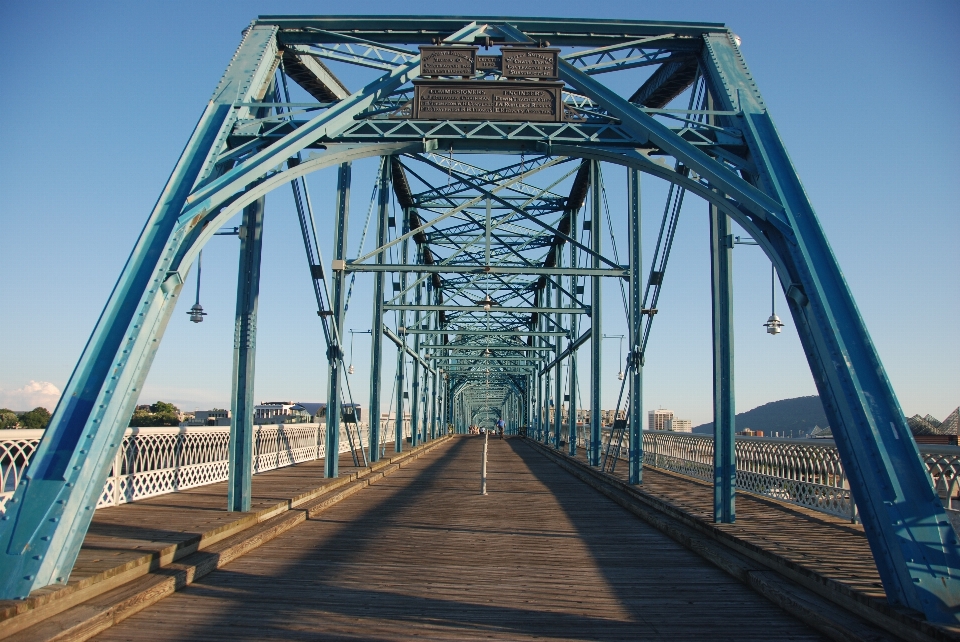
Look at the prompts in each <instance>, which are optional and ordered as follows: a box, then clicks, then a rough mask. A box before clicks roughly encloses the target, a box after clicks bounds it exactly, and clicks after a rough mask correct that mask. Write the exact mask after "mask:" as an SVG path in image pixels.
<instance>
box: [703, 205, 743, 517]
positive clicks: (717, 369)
mask: <svg viewBox="0 0 960 642" xmlns="http://www.w3.org/2000/svg"><path fill="white" fill-rule="evenodd" d="M732 273H733V234H732V232H731V223H730V217H728V216H727V215H726V214H724V213H723V212H721V211H720V210H718V209H717V208H716V207H715V206H714V205H710V277H711V278H710V283H711V290H712V302H713V435H714V437H713V439H714V442H713V520H714V521H715V522H717V523H722V524H732V523H733V522H734V520H735V518H736V511H735V508H734V500H735V496H736V491H737V462H736V444H735V441H734V440H735V436H734V432H735V428H736V409H735V406H734V394H733V274H732Z"/></svg>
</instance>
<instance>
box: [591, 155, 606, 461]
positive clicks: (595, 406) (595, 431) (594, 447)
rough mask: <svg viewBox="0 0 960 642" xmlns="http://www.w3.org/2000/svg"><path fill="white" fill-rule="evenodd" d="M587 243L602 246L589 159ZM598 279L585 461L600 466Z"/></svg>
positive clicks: (596, 170)
mask: <svg viewBox="0 0 960 642" xmlns="http://www.w3.org/2000/svg"><path fill="white" fill-rule="evenodd" d="M590 193H591V207H590V242H591V243H592V249H593V251H594V252H595V253H596V254H600V253H601V252H602V250H603V245H602V243H601V238H600V213H601V210H602V207H601V206H602V203H601V200H600V196H601V194H600V163H599V162H598V161H595V160H593V161H590ZM593 267H594V269H597V268H599V267H600V259H599V258H597V256H594V257H593ZM600 281H601V277H599V276H594V277H592V283H591V285H590V294H591V296H592V299H593V300H592V301H591V303H590V357H591V364H590V452H589V457H588V461H589V463H590V465H591V466H599V465H600V426H601V417H600V413H601V408H600V385H601V382H602V378H601V372H600V365H601V361H602V359H601V342H602V341H603V332H602V326H601V323H600V320H601V319H600V303H601V298H600Z"/></svg>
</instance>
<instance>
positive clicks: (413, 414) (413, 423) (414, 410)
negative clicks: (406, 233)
mask: <svg viewBox="0 0 960 642" xmlns="http://www.w3.org/2000/svg"><path fill="white" fill-rule="evenodd" d="M420 293H421V288H420V284H417V285H415V286H414V287H413V302H414V303H415V304H417V305H420V304H421V303H422V301H421V300H420ZM413 327H414V328H419V327H420V311H419V310H415V311H414V313H413ZM413 351H414V353H415V354H417V355H419V354H420V335H419V334H415V335H413ZM412 367H413V372H412V373H411V374H410V447H411V448H416V447H417V444H418V443H419V442H420V430H422V426H421V425H420V423H421V422H420V417H419V416H418V415H419V414H420V361H419V360H417V359H414V360H413V364H412Z"/></svg>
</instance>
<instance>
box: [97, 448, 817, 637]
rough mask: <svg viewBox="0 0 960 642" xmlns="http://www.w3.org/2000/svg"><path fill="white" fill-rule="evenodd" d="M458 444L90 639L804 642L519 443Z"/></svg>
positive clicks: (770, 612) (761, 603) (720, 577)
mask: <svg viewBox="0 0 960 642" xmlns="http://www.w3.org/2000/svg"><path fill="white" fill-rule="evenodd" d="M480 444H481V441H480V439H479V438H464V439H456V440H453V441H452V442H450V443H449V444H444V445H441V446H440V447H438V448H437V449H436V450H434V451H432V452H430V453H427V454H425V455H424V456H423V457H422V458H421V459H420V460H418V461H417V462H415V463H414V464H412V465H410V466H408V467H404V468H402V469H401V470H399V471H397V472H396V473H394V474H393V475H392V476H390V477H388V478H385V479H384V480H382V481H380V482H379V483H378V484H376V485H374V486H371V487H369V488H367V489H365V490H364V491H363V492H362V493H359V494H357V495H355V496H353V497H351V498H350V499H348V500H345V501H343V502H342V503H340V504H338V505H337V506H334V507H332V508H331V509H329V510H328V511H326V512H324V513H322V514H321V515H320V516H319V517H317V518H315V519H310V520H307V521H306V522H304V523H303V524H301V525H299V526H298V527H297V528H295V529H292V530H290V531H287V532H286V533H284V534H283V535H280V536H279V537H277V538H276V539H274V540H272V541H271V542H268V543H266V544H264V545H263V546H261V547H260V548H258V549H257V550H255V551H253V552H251V553H249V554H248V555H246V556H244V557H242V558H239V559H237V560H235V561H234V562H232V563H230V564H229V565H228V566H227V567H225V568H222V569H220V570H218V571H215V572H213V573H211V574H210V575H208V576H207V577H205V578H203V579H201V580H200V581H198V582H197V583H195V584H193V585H191V586H190V587H188V588H186V589H184V590H183V591H182V592H180V593H177V594H175V595H173V596H171V597H168V598H166V599H165V600H163V601H161V602H159V603H157V604H155V605H154V606H152V607H150V608H148V609H145V610H144V611H141V612H140V613H138V614H137V615H134V616H132V617H131V618H130V619H128V620H126V621H124V622H122V623H121V624H119V625H117V626H115V627H113V628H111V629H109V630H107V631H105V632H103V633H102V634H101V635H100V636H99V637H98V638H97V639H102V640H129V639H137V640H161V639H163V640H167V639H178V640H231V641H236V640H245V639H258V640H259V639H310V640H316V639H363V640H406V639H411V638H414V637H417V638H425V639H433V640H473V639H484V640H490V639H494V640H522V639H551V638H552V639H563V640H581V639H582V640H637V639H647V638H650V639H670V640H699V639H704V638H709V639H718V640H724V639H726V640H787V639H794V640H816V639H820V637H819V636H818V635H817V634H816V633H815V632H813V631H812V630H810V629H809V628H807V627H806V626H804V625H803V624H801V623H800V622H798V621H797V620H795V619H793V618H792V617H790V616H788V615H787V614H785V613H784V612H783V611H781V610H779V609H778V608H777V607H775V606H773V605H772V604H770V603H769V602H767V601H766V600H764V599H762V598H760V597H759V596H758V595H757V594H756V593H754V592H753V591H751V590H750V589H749V588H748V587H746V586H745V585H743V584H741V583H739V582H738V581H736V580H735V579H733V578H732V577H730V576H728V575H726V574H725V573H723V572H722V571H721V570H719V569H718V568H716V567H714V566H712V565H711V564H709V563H707V562H705V561H704V560H703V559H702V558H700V557H699V556H697V555H696V554H694V553H692V552H690V551H689V550H687V549H685V548H683V547H682V546H680V545H679V544H677V543H675V542H673V541H672V540H670V539H669V538H667V537H665V536H664V535H662V534H661V533H660V532H658V531H656V530H655V529H653V528H652V527H650V526H648V525H646V524H645V523H643V522H641V521H639V520H637V519H636V518H635V517H634V516H633V515H631V514H630V513H628V512H627V511H625V510H623V509H622V508H620V507H619V506H617V505H616V504H614V503H613V502H611V501H610V500H608V499H606V498H605V497H602V496H599V495H598V494H597V493H596V492H595V491H593V490H592V489H591V488H589V487H588V486H586V485H585V484H583V483H582V482H580V481H579V480H577V479H575V478H573V477H572V476H570V475H569V474H568V473H566V472H565V471H563V470H561V469H560V468H558V467H557V466H555V465H554V464H552V463H551V462H550V461H548V460H546V459H545V458H543V457H542V456H541V455H540V454H538V453H536V452H535V451H533V450H532V449H531V448H530V446H528V445H526V444H525V443H524V442H523V441H521V440H505V441H499V440H495V441H492V442H491V444H490V448H491V453H490V464H489V470H490V472H489V479H488V484H489V492H490V494H489V495H487V496H485V497H484V496H481V495H479V493H478V490H479V458H480V454H479V449H480Z"/></svg>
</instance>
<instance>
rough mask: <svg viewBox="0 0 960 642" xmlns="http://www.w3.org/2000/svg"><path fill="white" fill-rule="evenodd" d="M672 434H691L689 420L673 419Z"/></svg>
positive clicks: (691, 428)
mask: <svg viewBox="0 0 960 642" xmlns="http://www.w3.org/2000/svg"><path fill="white" fill-rule="evenodd" d="M673 432H693V422H692V421H690V420H689V419H677V418H676V417H674V418H673Z"/></svg>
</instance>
